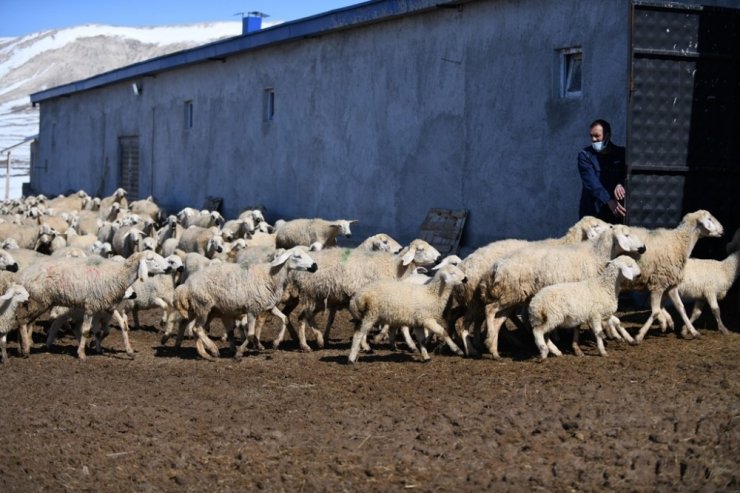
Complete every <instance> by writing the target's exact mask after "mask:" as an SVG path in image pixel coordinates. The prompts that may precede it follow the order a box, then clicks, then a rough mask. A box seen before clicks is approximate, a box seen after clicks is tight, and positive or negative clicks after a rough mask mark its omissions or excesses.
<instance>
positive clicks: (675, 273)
mask: <svg viewBox="0 0 740 493" xmlns="http://www.w3.org/2000/svg"><path fill="white" fill-rule="evenodd" d="M634 230H635V232H636V234H638V235H640V237H642V238H644V240H645V245H646V246H647V252H646V253H645V254H644V255H643V256H641V257H640V260H639V262H638V264H639V265H640V269H641V270H642V275H641V276H640V277H639V279H636V280H635V281H633V282H632V283H630V285H629V286H628V287H627V288H626V289H634V290H647V291H649V292H650V308H651V312H650V316H649V317H648V319H647V321H646V322H645V323H644V324H643V326H642V327H640V330H639V332H638V333H637V336H636V337H635V343H636V344H639V343H640V342H642V340H643V338H644V337H645V334H647V331H648V330H649V329H650V326H651V325H652V323H653V320H655V318H656V317H657V318H658V320H659V321H660V324H661V328H662V329H663V330H665V327H666V324H670V325H672V324H673V320H671V318H670V315H668V316H667V317H666V313H665V312H664V311H663V310H662V308H661V302H662V300H663V297H664V296H665V294H668V296H669V297H670V299H671V301H672V302H673V305H674V306H675V307H676V310H678V313H679V314H680V315H681V319H682V320H683V322H684V330H688V333H690V334H691V335H692V336H694V337H697V336H698V335H699V333H698V332H697V331H696V329H695V328H694V325H693V324H692V323H691V321H690V320H689V317H688V315H687V314H686V309H685V308H684V306H683V302H682V301H681V296H680V295H679V293H678V285H679V284H680V283H681V281H682V280H683V275H684V267H685V266H686V261H687V259H688V258H689V255H691V251H692V250H693V249H694V245H695V244H696V242H697V241H698V240H699V238H703V237H707V236H708V237H719V236H722V234H723V231H724V230H723V228H722V225H721V224H720V223H719V221H717V219H716V218H715V217H714V216H712V215H711V214H710V213H709V212H707V211H705V210H698V211H695V212H690V213H688V214H686V215H685V216H684V217H683V219H682V220H681V223H680V224H679V225H678V226H677V227H675V228H673V229H664V228H659V229H654V230H648V229H643V228H634ZM684 336H688V334H686V333H684Z"/></svg>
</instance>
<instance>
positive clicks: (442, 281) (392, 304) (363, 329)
mask: <svg viewBox="0 0 740 493" xmlns="http://www.w3.org/2000/svg"><path fill="white" fill-rule="evenodd" d="M465 282H467V279H466V277H465V273H464V272H463V271H462V270H460V269H459V268H457V267H455V266H454V265H448V266H445V267H443V268H442V269H440V270H438V271H437V273H436V274H435V275H434V278H433V279H432V280H431V281H430V282H428V283H427V284H414V283H410V282H402V281H397V280H381V281H375V282H373V283H370V284H367V285H365V286H364V287H362V288H360V289H359V290H358V291H357V293H355V295H354V296H353V297H352V299H351V301H350V304H349V309H350V312H351V313H352V316H353V317H354V318H355V319H356V320H358V321H359V323H358V324H357V325H356V327H355V333H354V335H353V336H352V347H351V349H350V352H349V357H348V362H349V363H350V364H352V363H354V362H355V361H357V356H358V354H359V351H360V346H361V344H362V342H363V341H364V340H365V338H366V337H367V334H368V332H369V330H370V329H371V328H372V327H373V326H375V325H376V324H389V325H391V326H409V327H414V330H415V332H416V337H417V341H418V342H419V346H420V351H421V357H422V359H423V360H424V361H429V359H430V358H429V354H428V353H427V350H426V348H425V346H424V344H423V340H424V332H423V329H427V330H429V331H431V332H433V333H435V334H437V335H438V336H439V337H441V338H442V339H444V341H445V343H446V344H447V346H448V347H449V348H450V349H451V350H452V351H453V352H454V353H455V354H458V355H462V354H463V352H462V350H460V348H459V347H457V345H456V344H455V343H454V342H453V341H452V339H451V338H450V336H449V335H448V334H447V331H446V330H445V328H444V327H443V324H444V321H443V317H442V312H443V311H444V308H445V305H446V304H447V300H448V298H449V296H450V294H451V293H452V287H453V286H455V285H456V284H458V283H465Z"/></svg>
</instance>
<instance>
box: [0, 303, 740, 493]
mask: <svg viewBox="0 0 740 493" xmlns="http://www.w3.org/2000/svg"><path fill="white" fill-rule="evenodd" d="M727 305H729V306H731V307H732V306H734V307H737V297H736V296H735V297H732V299H731V303H729V304H725V305H723V307H724V306H727ZM725 312H726V315H725V317H726V318H725V321H726V323H727V324H728V326H729V327H731V328H733V329H734V332H733V333H732V334H730V335H726V336H723V335H722V334H720V333H718V332H717V331H716V329H715V328H714V327H715V325H714V321H713V320H712V319H711V317H706V315H705V316H703V317H702V319H700V321H699V322H698V324H697V328H698V329H699V330H700V331H701V332H702V333H703V337H702V338H700V339H698V340H683V339H680V338H679V337H677V336H676V335H675V334H661V333H660V331H659V330H653V331H651V332H650V334H649V335H648V337H647V338H646V339H645V341H644V342H643V343H642V345H640V346H637V347H633V346H629V345H627V344H624V343H617V342H609V343H608V345H607V350H608V351H609V356H608V357H607V358H601V357H599V356H598V353H597V351H596V347H595V344H593V341H590V340H588V338H586V337H584V340H585V343H584V350H585V352H586V356H584V357H582V358H579V357H576V356H573V355H572V354H570V352H569V351H566V354H565V355H564V356H563V357H562V358H557V359H556V358H550V359H548V360H547V361H546V362H544V363H538V362H537V361H536V360H535V358H534V356H535V351H534V345H533V344H532V343H531V341H526V342H528V343H527V344H524V346H523V347H521V348H517V347H516V346H515V345H512V344H511V343H507V340H506V338H505V339H504V340H503V341H502V343H501V346H502V350H503V352H502V355H503V356H504V358H503V360H502V361H493V360H490V359H463V358H460V357H456V356H451V355H449V354H447V353H444V352H443V353H442V354H433V355H432V361H431V362H430V363H426V364H425V363H421V362H420V361H419V360H418V359H417V358H416V357H414V356H412V355H411V354H409V353H407V352H404V351H399V352H396V353H393V352H391V351H390V350H389V348H388V346H387V345H379V346H376V347H375V351H374V353H372V354H363V355H361V357H360V360H359V362H358V363H357V364H356V365H354V367H352V366H348V365H346V364H345V361H346V356H347V353H348V351H349V340H350V337H351V331H352V325H351V323H350V321H349V320H348V317H347V315H346V314H340V316H339V317H338V321H337V324H336V329H335V330H334V331H333V333H332V341H331V342H332V345H331V348H329V349H325V350H318V351H314V352H312V353H301V352H299V351H298V350H297V345H295V344H293V343H292V342H288V343H287V344H286V345H285V348H284V349H281V350H278V351H272V350H268V351H265V352H262V353H259V354H257V353H254V352H252V353H250V354H249V355H248V356H246V357H245V358H244V359H243V360H241V361H238V362H237V361H235V360H233V359H232V358H230V357H229V354H228V350H227V346H226V344H224V343H222V342H220V341H219V342H218V344H220V346H221V347H222V348H223V350H222V358H221V359H220V360H219V361H217V362H215V363H211V362H207V361H203V360H200V359H198V358H197V357H196V352H195V348H194V343H193V341H185V343H184V345H183V348H182V349H181V350H180V351H175V350H174V349H173V348H172V347H171V345H172V343H171V342H170V344H169V347H166V348H165V347H162V346H161V345H160V343H159V335H158V333H157V331H156V329H155V327H154V325H156V323H157V318H158V317H157V315H158V314H157V313H156V312H154V311H152V312H147V313H145V316H144V317H143V318H142V320H143V322H144V325H145V327H143V328H141V329H138V330H134V331H132V334H131V340H132V344H133V346H134V348H135V349H136V351H137V354H136V357H135V359H133V360H130V359H128V358H127V357H126V355H125V353H124V352H123V351H122V348H123V345H122V341H121V337H120V335H119V334H118V333H117V332H116V331H114V332H113V334H112V335H111V336H110V337H109V338H108V339H106V340H105V341H104V346H105V347H106V349H107V351H105V352H104V354H102V355H94V354H93V355H91V356H90V357H89V358H88V360H87V361H84V362H83V361H79V360H77V359H76V358H75V351H76V345H75V340H74V338H73V337H72V336H71V335H67V336H65V337H63V338H62V339H60V340H59V341H58V342H57V344H56V345H55V347H54V348H53V349H52V350H51V351H47V350H46V349H45V348H44V346H43V341H44V325H45V324H44V323H41V324H38V325H37V326H36V333H35V338H34V342H35V344H34V349H33V354H32V355H31V357H30V358H28V359H21V358H18V357H17V356H16V354H17V353H16V351H15V347H16V344H15V342H12V341H11V343H10V344H9V345H10V350H9V351H10V355H11V357H10V361H9V363H8V364H7V365H5V366H4V367H2V368H0V371H2V375H3V377H2V379H0V387H1V388H2V396H3V400H2V401H3V405H2V406H0V427H1V429H2V436H3V438H4V440H3V445H2V446H1V447H0V491H3V492H10V491H106V492H117V491H126V492H129V491H144V492H148V491H178V492H179V491H278V492H279V491H291V492H292V491H363V492H364V491H384V492H385V491H435V492H436V491H483V490H489V491H601V490H610V491H740V468H739V467H738V463H740V383H739V382H738V376H739V375H740V333H738V331H737V329H738V328H739V327H740V324H738V321H739V320H740V318H739V317H737V313H736V311H735V312H734V313H732V310H731V309H730V308H725ZM646 317H647V313H634V314H630V315H629V316H626V317H625V319H626V320H628V321H629V320H632V321H635V322H636V321H639V320H644V319H645V318H646ZM520 332H521V331H520ZM273 334H274V327H272V328H270V329H269V330H267V331H265V332H264V333H263V339H264V340H265V341H267V340H269V339H270V337H271V336H272V335H273ZM515 335H516V333H511V334H510V335H509V337H510V338H511V337H513V336H515ZM566 342H567V341H566V340H565V339H563V340H561V342H560V343H559V344H560V346H561V347H562V348H567V343H566Z"/></svg>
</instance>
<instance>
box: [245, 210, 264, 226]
mask: <svg viewBox="0 0 740 493" xmlns="http://www.w3.org/2000/svg"><path fill="white" fill-rule="evenodd" d="M239 219H242V220H244V219H251V220H252V223H253V224H254V225H255V226H256V225H258V224H261V223H266V221H265V216H264V214H262V211H261V210H259V209H246V210H244V211H242V212H241V213H240V214H239Z"/></svg>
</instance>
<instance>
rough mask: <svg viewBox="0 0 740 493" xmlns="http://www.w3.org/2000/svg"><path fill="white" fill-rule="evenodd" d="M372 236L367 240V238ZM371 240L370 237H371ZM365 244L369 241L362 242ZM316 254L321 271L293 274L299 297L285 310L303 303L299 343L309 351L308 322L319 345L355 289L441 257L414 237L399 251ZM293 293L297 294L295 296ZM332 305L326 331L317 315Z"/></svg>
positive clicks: (278, 339)
mask: <svg viewBox="0 0 740 493" xmlns="http://www.w3.org/2000/svg"><path fill="white" fill-rule="evenodd" d="M368 241H369V240H366V242H368ZM369 242H370V243H371V241H369ZM363 243H364V244H365V245H366V246H367V243H365V242H363ZM313 257H314V259H315V260H316V262H317V264H318V265H319V272H318V273H317V274H315V275H311V276H310V277H309V276H307V275H305V274H303V273H301V272H295V273H294V274H293V275H292V276H291V287H290V288H289V290H288V291H289V292H290V293H292V294H294V295H295V296H297V297H298V301H296V300H295V299H293V300H290V302H289V303H286V306H285V308H284V310H285V312H287V313H290V311H292V309H293V308H295V306H296V305H297V304H298V303H300V305H301V310H300V319H301V325H300V330H299V331H298V335H299V340H298V343H299V345H300V347H301V350H303V351H310V350H311V348H310V347H309V346H308V344H307V343H306V338H305V337H306V336H305V333H306V330H305V329H306V324H307V323H308V326H309V328H310V330H311V331H312V332H313V334H314V335H315V337H316V342H317V345H318V346H319V347H323V346H324V341H328V340H329V332H330V330H331V326H332V323H333V322H334V317H335V315H336V312H337V310H338V309H339V308H341V307H344V306H347V304H348V303H349V300H350V298H351V297H352V295H354V293H355V292H356V291H357V290H358V289H359V288H360V287H362V286H364V285H365V284H367V283H369V282H372V281H375V280H379V279H401V278H403V277H405V276H406V275H407V274H409V273H410V272H412V271H413V270H414V268H416V267H417V266H419V265H422V266H424V265H432V264H435V263H437V262H439V260H440V259H441V257H442V256H441V255H440V253H439V251H437V249H436V248H434V247H433V246H431V245H430V244H429V243H427V242H426V241H424V240H421V239H416V240H414V241H412V242H411V243H410V244H409V246H408V247H407V248H406V249H405V251H402V252H400V253H399V254H398V255H395V254H392V253H389V252H384V251H379V252H376V251H369V250H367V249H366V248H365V247H362V248H355V249H350V248H327V249H326V250H321V251H319V252H314V253H313ZM295 296H294V298H295ZM325 303H326V306H327V307H328V308H329V314H328V316H327V320H326V326H325V328H324V332H323V334H322V333H321V332H320V331H319V330H318V329H317V328H316V322H315V320H314V315H315V313H317V312H318V311H319V310H321V309H323V306H324V304H325ZM284 335H285V332H284V331H281V332H280V333H278V336H277V337H276V338H275V340H274V341H273V346H274V347H278V345H279V344H280V342H281V341H282V338H283V336H284Z"/></svg>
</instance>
